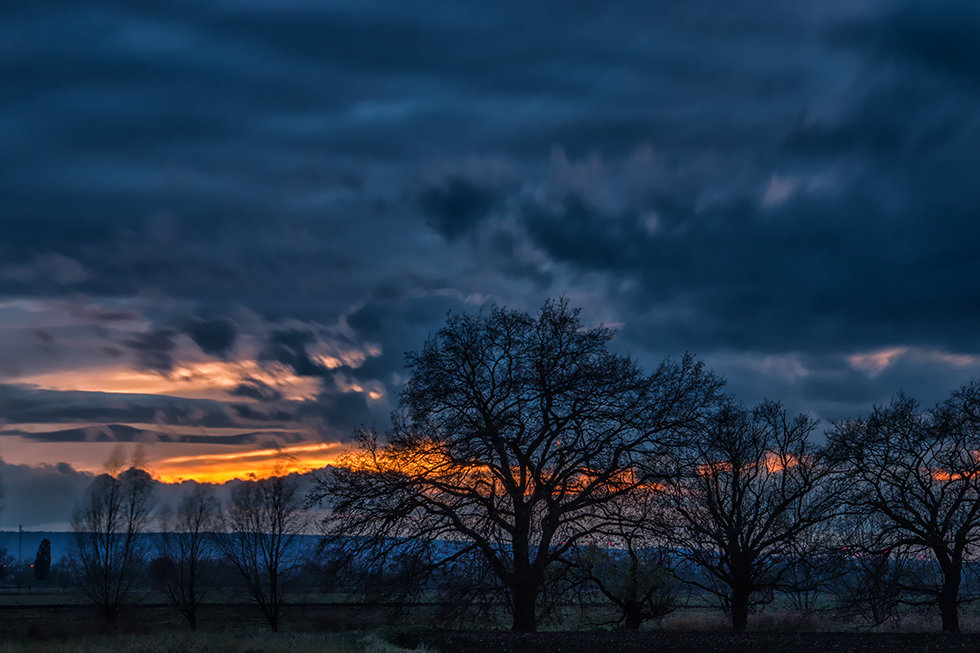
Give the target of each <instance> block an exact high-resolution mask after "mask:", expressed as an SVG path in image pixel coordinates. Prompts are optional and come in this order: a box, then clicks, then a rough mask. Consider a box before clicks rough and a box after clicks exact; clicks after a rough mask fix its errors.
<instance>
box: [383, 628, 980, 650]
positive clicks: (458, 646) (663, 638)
mask: <svg viewBox="0 0 980 653" xmlns="http://www.w3.org/2000/svg"><path fill="white" fill-rule="evenodd" d="M395 640H396V641H395V643H396V644H398V645H400V646H402V647H405V648H415V647H416V646H418V645H419V644H422V645H424V646H425V647H426V648H428V649H430V650H434V651H439V652H440V653H607V652H608V653H701V652H702V651H703V652H707V653H832V652H835V651H840V652H842V653H843V652H850V651H855V652H860V653H926V652H928V653H978V652H980V634H969V635H940V634H933V633H746V634H743V635H734V634H728V633H672V632H638V633H625V632H595V631H592V632H571V633H534V634H527V635H515V634H511V633H479V632H441V633H429V634H421V635H417V636H415V635H402V636H400V637H396V638H395Z"/></svg>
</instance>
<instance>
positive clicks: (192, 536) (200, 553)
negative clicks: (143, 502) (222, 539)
mask: <svg viewBox="0 0 980 653" xmlns="http://www.w3.org/2000/svg"><path fill="white" fill-rule="evenodd" d="M220 513H221V507H220V506H219V505H218V501H217V499H216V498H215V496H214V490H213V489H212V487H211V486H210V485H196V486H194V488H193V489H192V490H190V491H189V492H187V493H185V495H184V497H183V498H182V499H181V501H180V503H179V504H178V505H177V509H176V510H166V511H164V512H163V513H162V514H161V517H160V522H161V527H162V529H161V530H162V532H161V534H160V539H159V556H160V557H159V558H158V559H157V560H156V561H154V563H155V564H154V565H153V569H154V573H153V576H154V579H155V580H156V581H157V583H158V584H159V585H160V588H161V589H162V590H163V593H164V594H165V595H166V596H167V599H168V600H169V601H170V603H171V604H172V605H173V606H174V607H176V608H177V609H178V610H179V611H180V613H181V614H182V615H184V618H185V619H187V621H188V623H189V624H190V626H191V630H197V614H198V609H199V607H200V605H201V602H202V601H203V600H204V597H205V596H206V595H207V594H208V592H209V591H211V590H212V589H213V588H214V585H215V580H216V578H217V566H216V564H215V560H214V555H215V554H216V548H215V542H214V537H215V533H216V531H217V530H218V529H219V526H220V521H219V518H220Z"/></svg>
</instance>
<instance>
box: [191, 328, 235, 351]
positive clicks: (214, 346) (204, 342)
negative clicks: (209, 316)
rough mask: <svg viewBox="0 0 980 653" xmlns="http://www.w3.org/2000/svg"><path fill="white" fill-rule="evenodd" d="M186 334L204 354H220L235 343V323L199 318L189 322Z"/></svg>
mask: <svg viewBox="0 0 980 653" xmlns="http://www.w3.org/2000/svg"><path fill="white" fill-rule="evenodd" d="M185 331H186V333H187V335H189V336H190V337H191V339H192V340H193V341H194V342H195V344H197V346H198V347H200V348H201V351H203V352H204V353H205V354H213V355H215V356H222V355H224V354H225V353H227V351H228V350H229V349H231V347H232V346H233V345H234V344H235V337H236V335H237V334H236V332H235V325H234V324H232V323H231V322H230V321H229V320H225V319H217V320H211V321H206V320H200V321H197V322H194V323H192V324H189V325H188V326H187V327H186V328H185Z"/></svg>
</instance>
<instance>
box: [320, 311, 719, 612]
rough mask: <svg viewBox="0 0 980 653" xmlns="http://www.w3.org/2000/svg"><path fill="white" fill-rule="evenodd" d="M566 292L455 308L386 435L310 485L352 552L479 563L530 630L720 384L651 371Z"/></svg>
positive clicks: (670, 367) (375, 557)
mask: <svg viewBox="0 0 980 653" xmlns="http://www.w3.org/2000/svg"><path fill="white" fill-rule="evenodd" d="M612 337H613V331H612V330H610V329H608V328H605V327H602V326H598V327H592V328H589V327H586V326H585V325H584V324H583V322H582V320H581V317H580V313H579V311H578V310H575V309H572V308H571V307H570V306H569V304H568V302H567V301H566V300H564V299H562V300H558V301H549V302H547V303H546V304H545V305H544V306H543V307H542V308H541V310H540V311H539V312H538V314H537V315H536V316H532V315H528V314H526V313H523V312H519V311H513V310H506V309H501V308H496V307H494V308H492V309H491V310H489V311H487V312H484V313H480V314H478V315H452V316H450V317H449V319H448V321H447V324H446V326H445V327H443V328H442V329H441V330H440V331H439V332H438V333H437V334H436V335H435V336H433V337H431V338H430V339H429V340H428V341H427V342H426V343H425V344H424V346H423V347H422V349H421V350H420V351H417V352H411V353H408V354H407V367H408V369H409V371H410V373H411V378H410V380H409V381H408V383H407V385H406V387H405V389H404V390H403V391H402V393H401V396H400V404H399V408H398V409H397V410H396V411H395V412H394V413H393V415H392V422H393V426H392V427H391V428H390V429H388V430H385V431H383V432H379V431H377V430H373V429H364V430H361V431H360V432H359V433H358V434H357V442H358V444H359V447H358V449H357V450H356V451H354V452H353V453H351V454H349V455H347V456H346V457H344V458H343V459H342V460H341V461H340V463H339V465H338V466H337V468H336V469H335V470H334V471H333V472H332V473H330V474H327V475H321V476H320V477H319V478H318V481H317V486H316V489H315V491H314V493H313V495H312V498H313V499H314V500H317V501H324V502H325V503H327V504H328V507H329V508H330V510H331V512H330V514H329V516H328V517H327V518H326V519H325V521H324V523H323V526H324V530H325V532H326V533H327V534H328V535H332V536H335V537H336V540H335V541H337V542H339V545H340V546H341V547H342V548H345V549H347V555H348V556H349V559H352V560H359V561H362V562H364V561H370V562H373V563H376V564H378V565H379V566H382V565H385V564H387V563H388V562H390V561H391V560H393V559H394V558H395V557H396V556H402V557H404V556H406V555H408V554H409V553H410V554H411V556H412V558H413V559H415V560H417V561H421V563H422V566H423V567H424V568H427V569H430V570H431V569H436V568H440V567H442V568H445V567H447V566H452V565H453V564H454V563H455V562H457V561H462V560H465V559H469V556H471V555H473V554H476V555H477V556H479V558H480V559H482V560H483V561H484V563H485V564H486V565H487V566H488V567H489V569H490V570H491V571H492V574H493V575H494V576H495V577H496V579H497V580H498V581H499V584H500V586H501V587H502V588H503V590H504V593H505V598H506V599H507V601H508V603H509V605H510V607H511V611H512V615H513V623H512V627H513V629H514V630H517V631H530V630H534V629H535V628H536V624H537V617H538V608H539V601H540V599H541V591H542V587H543V584H544V583H545V580H546V576H547V573H548V572H549V569H550V568H551V566H552V565H554V564H555V563H559V562H562V561H564V560H565V557H566V556H567V555H568V553H569V552H570V551H571V550H572V548H573V547H575V546H576V545H577V544H578V543H579V542H582V541H584V540H586V539H587V538H588V537H590V536H591V535H594V534H598V533H601V532H604V531H606V530H608V528H609V526H610V523H615V522H618V521H621V520H624V519H629V518H630V517H629V516H628V513H624V512H623V511H622V510H617V509H614V506H615V505H616V504H618V503H620V502H621V501H622V500H623V499H624V498H625V497H628V496H629V495H630V494H631V493H633V492H636V491H637V490H638V489H640V488H643V487H645V486H646V485H648V484H649V483H650V482H651V479H650V478H649V477H648V476H647V475H646V474H645V473H644V472H643V471H642V470H644V469H649V468H650V467H648V466H644V465H642V464H641V462H642V461H644V460H647V459H649V458H651V457H657V456H663V455H665V454H666V453H667V452H668V451H669V450H670V447H671V446H672V445H674V444H676V443H677V441H678V439H679V438H681V436H682V435H683V433H684V432H685V431H686V430H688V429H690V428H692V427H693V426H694V425H695V424H697V423H699V422H700V421H701V420H703V419H704V418H705V415H706V413H707V412H708V409H709V408H710V406H712V405H713V404H714V402H715V401H716V399H717V397H718V395H719V393H720V388H721V385H722V382H721V381H720V380H719V379H717V378H716V377H714V376H713V375H711V374H710V373H708V372H706V371H705V370H704V368H703V366H702V364H701V363H698V362H696V361H695V360H694V359H693V358H692V357H690V356H685V357H684V358H683V359H682V360H681V361H679V362H674V361H670V360H667V361H664V362H663V363H662V364H661V365H660V366H659V367H658V368H657V369H656V370H655V371H654V372H653V373H651V374H645V373H644V372H643V371H642V370H641V369H640V367H639V366H638V365H637V363H636V362H635V361H634V360H633V359H631V358H630V357H628V356H623V355H620V354H616V353H613V352H612V351H610V350H609V348H608V343H609V341H610V339H611V338H612Z"/></svg>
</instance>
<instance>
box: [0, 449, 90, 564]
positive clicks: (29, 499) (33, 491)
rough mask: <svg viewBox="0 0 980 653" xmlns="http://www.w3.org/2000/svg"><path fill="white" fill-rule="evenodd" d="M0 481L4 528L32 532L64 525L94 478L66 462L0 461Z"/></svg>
mask: <svg viewBox="0 0 980 653" xmlns="http://www.w3.org/2000/svg"><path fill="white" fill-rule="evenodd" d="M0 478H2V479H3V486H4V487H3V489H4V501H3V512H2V516H3V521H4V523H3V526H4V527H6V528H10V526H11V525H12V524H21V525H23V526H24V527H25V528H27V529H31V528H32V527H36V526H43V525H49V524H61V525H63V526H65V525H67V523H68V521H69V519H70V518H71V512H72V508H73V507H74V506H75V503H76V502H77V501H78V498H79V497H81V496H83V495H84V494H85V490H86V488H88V486H89V484H91V482H92V479H93V478H94V476H93V475H92V474H90V473H88V472H80V471H78V470H76V469H74V468H73V467H72V466H71V465H70V464H68V463H57V464H55V465H48V464H41V465H36V466H30V465H12V464H9V463H6V462H4V461H3V460H0ZM28 553H30V552H28ZM25 555H26V554H25Z"/></svg>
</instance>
